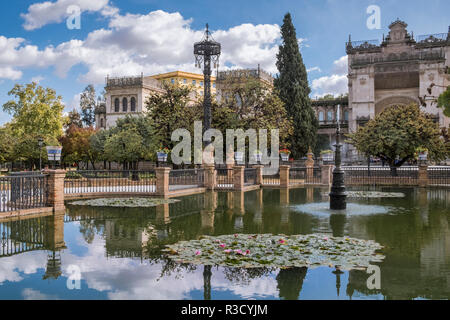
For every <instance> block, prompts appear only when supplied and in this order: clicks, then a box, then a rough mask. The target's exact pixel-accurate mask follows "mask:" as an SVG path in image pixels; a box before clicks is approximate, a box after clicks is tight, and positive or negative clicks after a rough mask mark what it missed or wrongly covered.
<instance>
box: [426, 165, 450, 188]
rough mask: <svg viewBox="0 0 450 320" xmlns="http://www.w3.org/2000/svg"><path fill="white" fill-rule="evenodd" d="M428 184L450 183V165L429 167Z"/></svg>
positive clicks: (445, 184) (441, 184)
mask: <svg viewBox="0 0 450 320" xmlns="http://www.w3.org/2000/svg"><path fill="white" fill-rule="evenodd" d="M428 184H429V185H432V186H448V185H450V167H438V166H432V167H428Z"/></svg>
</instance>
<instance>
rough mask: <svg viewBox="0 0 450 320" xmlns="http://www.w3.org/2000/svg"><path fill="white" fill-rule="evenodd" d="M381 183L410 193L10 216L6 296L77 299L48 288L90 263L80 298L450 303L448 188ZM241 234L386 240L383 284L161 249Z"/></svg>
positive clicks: (245, 196) (267, 193) (272, 195)
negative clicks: (342, 207)
mask: <svg viewBox="0 0 450 320" xmlns="http://www.w3.org/2000/svg"><path fill="white" fill-rule="evenodd" d="M378 190H381V191H390V192H403V193H405V195H406V197H405V198H396V199H393V198H385V199H361V200H358V201H356V202H358V203H361V204H374V205H383V206H389V207H392V208H393V209H392V211H391V212H389V213H388V214H380V215H373V216H364V215H362V216H346V215H342V214H334V215H330V216H313V215H308V214H302V213H298V212H296V211H295V210H293V209H292V207H294V206H295V205H298V204H304V203H313V202H322V201H323V198H322V197H323V193H324V190H322V189H318V188H316V189H314V188H305V189H292V190H275V189H274V190H270V189H269V190H255V191H252V192H246V193H243V192H220V193H217V192H209V193H206V194H199V195H193V196H189V197H184V198H180V200H181V201H180V202H177V203H173V204H170V205H168V204H165V205H160V206H158V207H154V208H144V209H139V208H127V209H124V208H96V207H84V206H70V205H68V209H67V212H66V214H65V215H50V216H47V217H39V218H30V219H21V220H10V221H6V220H3V221H0V233H1V236H2V247H1V250H2V251H0V271H1V272H0V274H1V275H2V276H0V284H1V286H0V298H2V299H5V298H24V297H25V293H24V292H30V291H29V290H34V291H37V292H41V295H38V296H39V297H49V296H58V297H61V298H76V296H74V295H75V294H76V293H74V292H72V291H69V290H67V289H66V288H65V286H64V285H58V286H57V285H56V284H55V285H52V284H50V287H49V286H48V285H47V286H44V285H43V283H42V279H45V280H46V281H47V282H48V281H53V282H55V283H59V282H58V281H65V279H66V278H67V277H68V274H67V271H66V269H67V266H69V265H71V264H76V265H79V266H80V268H81V269H82V274H83V281H84V282H83V284H84V285H83V286H82V290H81V291H82V293H83V294H84V295H86V294H87V295H88V297H89V294H90V295H91V296H92V297H93V298H99V299H104V298H109V299H115V298H130V299H138V298H151V299H156V298H159V299H168V298H173V299H219V298H222V299H224V298H225V299H226V298H280V299H299V298H306V299H317V298H321V299H340V298H347V299H360V298H386V299H413V298H433V299H441V298H449V297H450V229H449V214H448V207H449V204H450V190H439V189H429V190H427V189H413V188H410V189H402V188H381V189H378ZM237 232H243V233H274V234H280V233H283V234H308V233H314V232H324V233H330V234H332V235H334V236H343V235H349V236H351V237H357V238H363V239H373V240H375V241H377V242H380V243H381V244H382V245H384V246H385V247H386V249H385V254H386V259H385V261H384V262H383V263H380V264H379V265H380V268H381V289H380V290H369V289H368V288H367V285H366V282H367V278H368V274H367V273H365V272H364V271H350V272H344V273H342V272H340V271H339V270H333V269H330V268H317V269H307V268H293V269H281V270H280V269H275V268H258V269H249V270H246V269H240V268H225V267H208V266H194V265H188V264H178V263H175V262H173V261H170V260H167V259H165V258H164V256H163V255H162V254H161V249H162V248H164V246H165V245H166V244H168V243H175V242H177V241H180V240H190V239H199V238H200V237H201V236H202V235H205V234H210V235H222V234H233V233H237ZM30 266H32V267H30ZM36 276H38V278H39V279H40V280H38V279H37V278H36ZM57 288H59V289H57ZM19 289H20V290H21V291H18V290H19ZM26 290H28V291H26ZM52 290H53V291H52ZM16 291H17V292H21V295H19V296H18V293H17V294H16V295H14V294H13V293H14V292H16ZM34 291H32V292H34ZM47 291H48V292H47ZM34 296H36V295H34Z"/></svg>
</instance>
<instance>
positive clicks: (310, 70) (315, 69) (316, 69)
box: [306, 67, 322, 73]
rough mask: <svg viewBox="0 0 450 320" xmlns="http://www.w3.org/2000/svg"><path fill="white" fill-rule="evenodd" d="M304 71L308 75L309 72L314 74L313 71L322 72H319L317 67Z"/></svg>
mask: <svg viewBox="0 0 450 320" xmlns="http://www.w3.org/2000/svg"><path fill="white" fill-rule="evenodd" d="M306 71H307V72H308V73H309V72H314V71H317V72H322V70H321V69H320V68H319V67H312V68H309V69H307V70H306Z"/></svg>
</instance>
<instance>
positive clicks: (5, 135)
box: [0, 124, 16, 163]
mask: <svg viewBox="0 0 450 320" xmlns="http://www.w3.org/2000/svg"><path fill="white" fill-rule="evenodd" d="M15 143H16V139H15V138H14V136H13V134H12V132H11V128H10V127H9V124H6V125H5V126H3V127H0V163H5V162H10V161H13V160H14V145H15Z"/></svg>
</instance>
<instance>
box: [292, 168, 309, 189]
mask: <svg viewBox="0 0 450 320" xmlns="http://www.w3.org/2000/svg"><path fill="white" fill-rule="evenodd" d="M305 180H306V167H301V168H290V170H289V184H290V185H296V184H304V183H305Z"/></svg>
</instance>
